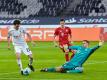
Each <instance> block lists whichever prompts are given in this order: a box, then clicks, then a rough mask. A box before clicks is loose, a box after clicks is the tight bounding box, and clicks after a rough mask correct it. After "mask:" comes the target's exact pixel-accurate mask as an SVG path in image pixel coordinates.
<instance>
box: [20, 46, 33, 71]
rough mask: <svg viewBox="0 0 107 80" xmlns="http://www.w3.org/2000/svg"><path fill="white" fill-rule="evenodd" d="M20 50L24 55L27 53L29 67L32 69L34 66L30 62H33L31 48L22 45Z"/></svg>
mask: <svg viewBox="0 0 107 80" xmlns="http://www.w3.org/2000/svg"><path fill="white" fill-rule="evenodd" d="M22 51H23V53H24V54H25V55H27V56H28V57H29V64H28V66H29V68H30V69H31V70H32V71H34V67H33V66H32V63H33V56H32V52H31V50H30V49H29V47H28V46H27V45H24V46H23V48H22Z"/></svg>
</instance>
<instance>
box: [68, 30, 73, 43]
mask: <svg viewBox="0 0 107 80" xmlns="http://www.w3.org/2000/svg"><path fill="white" fill-rule="evenodd" d="M68 40H69V42H73V41H72V31H71V29H70V28H69V35H68Z"/></svg>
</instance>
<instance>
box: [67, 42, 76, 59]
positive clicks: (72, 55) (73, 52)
mask: <svg viewBox="0 0 107 80" xmlns="http://www.w3.org/2000/svg"><path fill="white" fill-rule="evenodd" d="M68 46H72V44H70V43H68ZM69 52H72V54H71V57H70V60H71V59H72V58H73V57H74V55H75V51H74V50H69Z"/></svg>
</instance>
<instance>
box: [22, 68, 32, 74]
mask: <svg viewBox="0 0 107 80" xmlns="http://www.w3.org/2000/svg"><path fill="white" fill-rule="evenodd" d="M30 73H31V70H30V68H28V67H27V68H25V69H24V70H23V74H24V75H29V74H30Z"/></svg>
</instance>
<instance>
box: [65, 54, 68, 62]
mask: <svg viewBox="0 0 107 80" xmlns="http://www.w3.org/2000/svg"><path fill="white" fill-rule="evenodd" d="M65 59H66V61H69V54H68V53H67V54H65Z"/></svg>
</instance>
